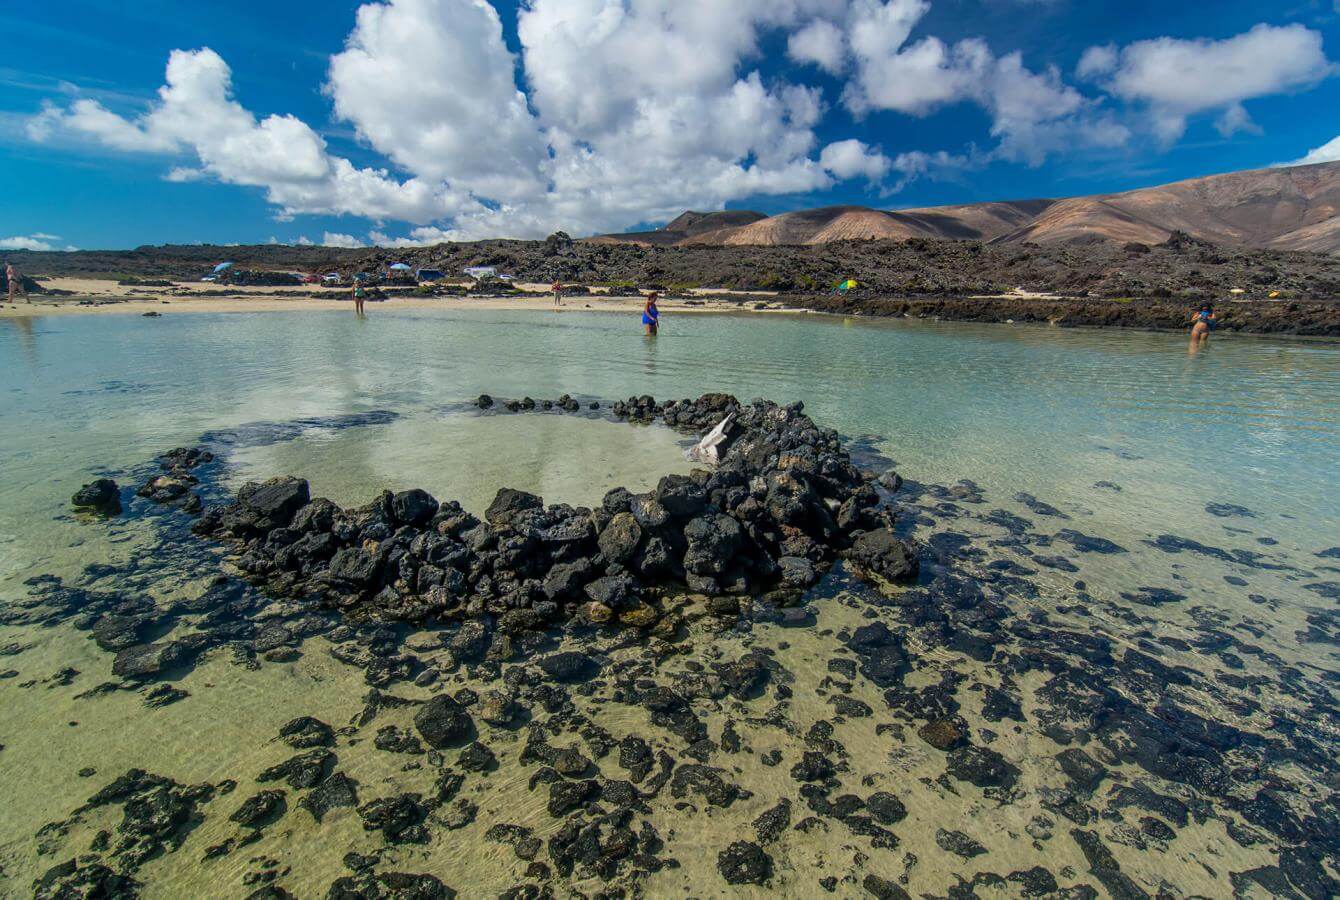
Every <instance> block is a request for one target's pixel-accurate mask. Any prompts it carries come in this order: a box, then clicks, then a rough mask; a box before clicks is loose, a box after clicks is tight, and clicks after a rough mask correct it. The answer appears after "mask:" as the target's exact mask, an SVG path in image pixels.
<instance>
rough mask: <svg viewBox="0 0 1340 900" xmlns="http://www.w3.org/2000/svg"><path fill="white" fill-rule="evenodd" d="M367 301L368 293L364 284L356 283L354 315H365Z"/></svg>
mask: <svg viewBox="0 0 1340 900" xmlns="http://www.w3.org/2000/svg"><path fill="white" fill-rule="evenodd" d="M365 299H367V291H366V290H364V289H363V282H361V281H355V282H354V315H356V316H361V315H363V301H364V300H365Z"/></svg>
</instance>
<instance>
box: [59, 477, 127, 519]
mask: <svg viewBox="0 0 1340 900" xmlns="http://www.w3.org/2000/svg"><path fill="white" fill-rule="evenodd" d="M70 502H71V503H72V504H74V506H76V507H78V508H81V509H91V510H93V511H95V512H98V513H101V514H102V515H105V516H114V515H116V514H117V513H119V512H121V488H120V487H118V486H117V484H116V482H115V481H113V480H112V479H110V478H99V479H97V480H95V481H90V482H89V483H88V484H86V485H84V486H83V487H81V488H80V489H79V490H77V491H75V493H74V496H73V497H71V498H70Z"/></svg>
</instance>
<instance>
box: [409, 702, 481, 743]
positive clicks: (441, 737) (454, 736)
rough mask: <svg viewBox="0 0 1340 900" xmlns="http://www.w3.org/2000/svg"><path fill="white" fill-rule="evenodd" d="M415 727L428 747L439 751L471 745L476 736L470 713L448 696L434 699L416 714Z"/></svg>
mask: <svg viewBox="0 0 1340 900" xmlns="http://www.w3.org/2000/svg"><path fill="white" fill-rule="evenodd" d="M414 727H415V728H416V729H418V732H419V734H420V735H422V736H423V739H424V740H425V741H427V742H428V746H430V747H433V748H435V749H438V750H441V749H444V748H447V747H457V746H460V745H461V744H465V743H469V741H470V740H472V739H473V737H474V734H475V724H474V721H473V720H472V719H471V718H470V713H469V712H467V711H466V709H465V707H464V706H462V705H461V704H459V703H457V702H456V700H455V699H454V698H452V697H449V696H447V695H446V694H439V695H437V696H436V697H434V698H432V699H431V700H429V701H428V702H427V703H425V704H424V705H423V706H422V707H421V708H420V709H419V711H418V712H417V713H415V715H414Z"/></svg>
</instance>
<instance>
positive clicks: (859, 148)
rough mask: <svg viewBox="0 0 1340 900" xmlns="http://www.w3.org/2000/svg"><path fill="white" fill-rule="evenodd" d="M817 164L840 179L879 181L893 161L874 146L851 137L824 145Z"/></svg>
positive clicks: (887, 171)
mask: <svg viewBox="0 0 1340 900" xmlns="http://www.w3.org/2000/svg"><path fill="white" fill-rule="evenodd" d="M819 165H820V166H822V167H823V168H825V169H827V170H828V171H829V172H832V173H833V175H834V176H836V177H837V178H840V179H847V178H856V177H862V178H865V179H867V180H869V181H879V180H880V179H881V178H883V177H884V176H885V175H887V174H888V173H889V168H890V167H891V166H892V165H893V162H892V160H890V159H889V158H888V157H887V156H885V155H884V154H883V153H880V152H879V151H878V150H876V149H875V148H873V147H870V146H868V145H867V144H865V143H863V142H861V141H858V140H856V139H854V138H852V139H850V140H845V141H835V142H834V143H831V144H829V145H828V146H827V147H824V149H823V152H822V153H820V154H819Z"/></svg>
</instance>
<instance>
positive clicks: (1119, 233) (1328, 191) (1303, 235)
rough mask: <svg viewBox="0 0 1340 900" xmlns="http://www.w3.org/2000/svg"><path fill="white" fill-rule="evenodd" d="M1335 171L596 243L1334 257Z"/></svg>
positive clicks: (818, 212)
mask: <svg viewBox="0 0 1340 900" xmlns="http://www.w3.org/2000/svg"><path fill="white" fill-rule="evenodd" d="M1338 215H1340V163H1320V164H1318V165H1312V166H1296V167H1292V168H1280V169H1262V170H1257V171H1251V172H1233V173H1230V174H1227V175H1211V176H1208V177H1204V178H1194V179H1191V180H1189V181H1181V182H1176V183H1174V184H1167V185H1161V186H1158V187H1151V188H1142V189H1139V190H1134V191H1126V192H1124V193H1119V194H1099V195H1094V196H1090V197H1074V198H1070V199H1066V200H1019V201H1006V202H991V203H970V204H962V205H958V206H940V207H931V208H927V209H904V210H895V211H884V210H877V209H870V208H868V207H864V206H829V207H823V208H820V209H805V210H797V211H795V212H788V213H782V214H781V215H776V216H768V217H765V216H762V215H760V214H759V213H739V212H725V213H685V214H684V215H682V216H680V217H679V218H678V219H676V220H675V221H674V222H671V223H670V224H669V225H667V226H665V227H664V228H662V229H658V230H656V231H653V232H642V233H638V234H628V235H604V236H601V237H599V238H594V239H593V240H596V241H599V242H602V243H627V242H633V243H648V244H658V245H663V246H678V245H686V244H696V245H712V246H795V245H804V244H824V243H829V242H831V241H842V240H907V239H909V238H939V239H946V240H980V241H994V242H999V243H1022V242H1024V241H1029V242H1032V243H1039V244H1087V243H1130V242H1138V243H1144V244H1157V243H1161V242H1163V241H1165V240H1167V239H1168V237H1169V235H1171V234H1172V233H1173V232H1174V231H1181V232H1184V233H1186V234H1189V235H1192V236H1193V237H1197V238H1201V239H1203V240H1209V241H1214V242H1216V243H1220V244H1228V245H1232V246H1242V247H1272V248H1275V249H1280V250H1310V251H1313V252H1321V253H1336V252H1340V224H1337V216H1338Z"/></svg>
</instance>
